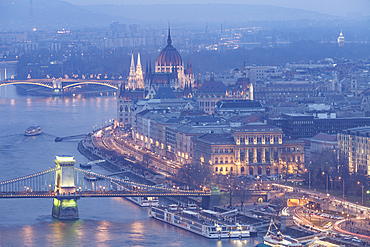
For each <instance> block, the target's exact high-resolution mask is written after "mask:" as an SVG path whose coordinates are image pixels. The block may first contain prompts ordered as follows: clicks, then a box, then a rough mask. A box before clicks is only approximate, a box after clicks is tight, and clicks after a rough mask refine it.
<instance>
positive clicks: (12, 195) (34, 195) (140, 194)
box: [0, 191, 210, 198]
mask: <svg viewBox="0 0 370 247" xmlns="http://www.w3.org/2000/svg"><path fill="white" fill-rule="evenodd" d="M175 196H196V197H197V196H210V193H206V192H200V191H199V192H166V191H156V192H151V191H137V192H134V191H88V192H87V191H84V192H81V193H75V194H68V195H58V194H57V193H55V192H48V191H35V192H2V193H0V198H53V197H58V198H72V197H73V198H76V197H78V198H80V197H175Z"/></svg>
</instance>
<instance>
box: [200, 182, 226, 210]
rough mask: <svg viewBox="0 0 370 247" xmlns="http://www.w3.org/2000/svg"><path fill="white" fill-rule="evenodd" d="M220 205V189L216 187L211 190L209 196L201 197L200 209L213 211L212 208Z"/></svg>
mask: <svg viewBox="0 0 370 247" xmlns="http://www.w3.org/2000/svg"><path fill="white" fill-rule="evenodd" d="M220 205H221V193H220V189H219V188H218V186H217V185H216V186H215V187H212V188H211V195H210V196H203V197H202V208H205V209H212V210H213V207H214V206H220Z"/></svg>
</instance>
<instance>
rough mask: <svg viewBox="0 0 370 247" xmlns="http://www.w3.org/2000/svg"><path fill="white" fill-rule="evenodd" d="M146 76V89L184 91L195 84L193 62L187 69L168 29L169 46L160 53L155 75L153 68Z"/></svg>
mask: <svg viewBox="0 0 370 247" xmlns="http://www.w3.org/2000/svg"><path fill="white" fill-rule="evenodd" d="M148 67H149V69H148V71H147V73H146V75H145V83H144V84H145V89H146V90H149V89H150V88H151V87H153V88H155V89H156V90H157V89H158V88H159V87H171V88H172V89H173V90H184V89H185V88H187V87H191V86H192V85H193V83H194V75H193V71H192V65H191V62H190V64H188V66H187V68H186V69H185V67H184V63H183V61H182V58H181V55H180V53H179V52H178V51H177V50H176V48H175V47H173V46H172V39H171V31H170V28H168V38H167V46H166V47H165V48H164V49H163V50H162V51H161V52H160V53H159V55H158V58H157V61H156V62H155V69H154V73H152V71H151V66H148Z"/></svg>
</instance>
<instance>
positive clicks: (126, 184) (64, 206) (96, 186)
mask: <svg viewBox="0 0 370 247" xmlns="http://www.w3.org/2000/svg"><path fill="white" fill-rule="evenodd" d="M54 162H55V167H53V168H51V169H48V170H45V171H42V172H38V173H34V174H31V175H27V176H24V177H19V178H15V179H11V180H7V181H2V182H0V199H1V198H53V209H52V215H53V217H55V218H58V219H78V218H79V213H78V207H77V200H78V199H80V198H82V197H175V196H194V197H202V198H207V199H208V198H209V197H210V196H211V193H210V192H206V191H193V190H181V189H176V188H165V187H159V186H153V185H146V184H140V183H135V182H132V181H129V180H128V179H122V178H117V177H111V176H106V175H101V174H97V173H95V172H92V171H87V170H82V169H79V168H76V167H75V166H74V165H75V163H76V161H75V160H74V158H73V157H72V156H64V155H63V156H56V158H55V160H54ZM208 200H209V199H208Z"/></svg>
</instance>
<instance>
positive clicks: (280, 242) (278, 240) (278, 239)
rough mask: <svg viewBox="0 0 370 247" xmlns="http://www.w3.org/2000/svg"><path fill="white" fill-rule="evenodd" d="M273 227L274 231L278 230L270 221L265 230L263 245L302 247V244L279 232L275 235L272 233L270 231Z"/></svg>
mask: <svg viewBox="0 0 370 247" xmlns="http://www.w3.org/2000/svg"><path fill="white" fill-rule="evenodd" d="M272 226H275V229H276V230H278V228H277V227H276V225H275V223H274V221H273V220H272V219H271V223H270V226H269V228H268V230H267V233H266V235H265V236H264V237H263V243H264V244H265V245H268V246H277V247H302V244H301V243H300V242H299V241H298V240H297V239H294V238H292V237H290V236H287V235H283V234H282V233H281V232H280V231H279V230H278V231H277V233H274V232H273V231H272V230H271V227H272Z"/></svg>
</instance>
